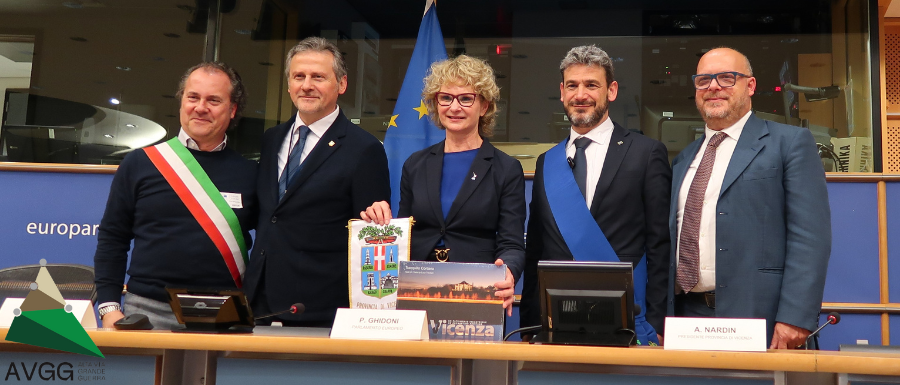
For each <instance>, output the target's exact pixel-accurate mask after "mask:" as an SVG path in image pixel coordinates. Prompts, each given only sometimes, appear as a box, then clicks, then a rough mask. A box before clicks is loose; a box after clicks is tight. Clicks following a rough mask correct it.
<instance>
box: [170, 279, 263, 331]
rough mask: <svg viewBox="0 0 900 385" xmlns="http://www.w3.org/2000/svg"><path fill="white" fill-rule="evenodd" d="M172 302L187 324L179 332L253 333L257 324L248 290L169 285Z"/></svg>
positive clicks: (183, 322) (173, 309) (174, 310)
mask: <svg viewBox="0 0 900 385" xmlns="http://www.w3.org/2000/svg"><path fill="white" fill-rule="evenodd" d="M166 291H167V292H168V293H169V305H170V306H172V312H174V313H175V317H176V318H178V322H180V323H182V324H184V326H185V329H177V330H174V331H178V332H198V333H250V332H252V331H253V327H254V326H255V325H256V323H255V321H254V319H253V312H252V311H251V310H250V305H249V303H248V302H247V297H246V296H244V292H242V291H240V290H236V289H230V290H217V289H183V288H168V287H167V288H166Z"/></svg>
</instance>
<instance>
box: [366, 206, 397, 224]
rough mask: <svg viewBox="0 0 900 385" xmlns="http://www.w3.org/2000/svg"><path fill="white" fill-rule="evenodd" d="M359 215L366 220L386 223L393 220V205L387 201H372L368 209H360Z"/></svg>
mask: <svg viewBox="0 0 900 385" xmlns="http://www.w3.org/2000/svg"><path fill="white" fill-rule="evenodd" d="M359 217H360V218H362V220H364V221H366V222H369V223H371V222H375V224H377V225H386V224H388V223H390V222H391V205H390V204H388V203H387V202H385V201H380V202H375V203H372V205H371V206H369V207H367V208H366V211H360V212H359Z"/></svg>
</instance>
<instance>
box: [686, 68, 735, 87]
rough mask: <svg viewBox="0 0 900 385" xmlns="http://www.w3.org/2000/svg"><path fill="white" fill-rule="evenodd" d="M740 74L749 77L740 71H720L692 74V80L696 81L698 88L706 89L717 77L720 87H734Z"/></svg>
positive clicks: (695, 85)
mask: <svg viewBox="0 0 900 385" xmlns="http://www.w3.org/2000/svg"><path fill="white" fill-rule="evenodd" d="M738 76H743V77H745V78H747V77H749V76H747V75H744V74H742V73H740V72H734V71H728V72H719V73H717V74H697V75H694V76H691V80H693V81H694V88H696V89H698V90H705V89H707V88H709V86H710V85H712V81H713V79H716V83H719V87H722V88H728V87H734V84H735V83H737V78H738Z"/></svg>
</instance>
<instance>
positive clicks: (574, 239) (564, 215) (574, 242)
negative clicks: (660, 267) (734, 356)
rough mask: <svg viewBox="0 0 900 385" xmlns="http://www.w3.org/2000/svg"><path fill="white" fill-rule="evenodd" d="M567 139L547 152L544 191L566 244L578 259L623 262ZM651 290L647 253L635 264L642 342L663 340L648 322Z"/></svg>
mask: <svg viewBox="0 0 900 385" xmlns="http://www.w3.org/2000/svg"><path fill="white" fill-rule="evenodd" d="M567 141H568V140H563V141H562V142H561V143H559V144H557V145H556V146H554V147H553V148H551V149H550V150H549V151H547V154H546V155H544V169H543V174H544V193H545V194H546V195H547V201H548V202H550V211H551V212H552V213H553V219H554V220H555V221H556V226H557V227H558V228H559V232H560V233H561V234H562V237H563V239H564V240H565V241H566V246H568V247H569V251H571V252H572V255H573V256H574V257H575V260H576V261H597V262H619V256H618V255H616V252H615V251H614V250H613V248H612V246H611V245H610V244H609V240H607V239H606V236H605V235H603V230H601V229H600V226H598V225H597V221H596V220H594V217H593V216H591V212H590V210H589V209H588V207H587V205H586V204H585V200H584V196H582V195H581V191H580V190H579V189H578V184H577V183H576V182H575V177H574V176H573V175H572V169H571V167H569V163H568V161H567V160H566V142H567ZM646 294H647V256H646V255H645V256H643V257H642V258H641V261H640V262H639V263H638V264H637V266H635V268H634V303H636V304H638V305H639V306H640V307H641V313H640V314H638V315H637V316H635V317H634V324H635V332H636V333H637V338H638V341H639V342H638V343H639V344H645V345H646V344H647V341H650V342H653V343H656V344H659V340H658V339H657V337H656V330H655V329H653V327H652V326H650V324H649V323H647V320H646V318H645V313H646V312H647V306H646V300H645V298H646Z"/></svg>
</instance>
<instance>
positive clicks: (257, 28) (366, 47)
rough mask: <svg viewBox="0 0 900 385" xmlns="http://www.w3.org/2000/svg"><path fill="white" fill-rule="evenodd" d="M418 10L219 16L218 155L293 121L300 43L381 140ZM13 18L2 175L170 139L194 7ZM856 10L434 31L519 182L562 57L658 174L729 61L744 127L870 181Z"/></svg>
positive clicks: (197, 49)
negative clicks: (789, 133)
mask: <svg viewBox="0 0 900 385" xmlns="http://www.w3.org/2000/svg"><path fill="white" fill-rule="evenodd" d="M424 3H425V2H424V1H421V0H415V1H413V0H402V1H393V2H389V3H383V2H372V1H366V0H332V1H328V2H314V1H308V0H236V1H224V0H222V1H220V4H221V7H220V8H219V7H213V8H214V12H213V15H212V16H213V18H212V19H213V20H216V19H218V21H219V25H218V26H219V32H218V34H210V36H212V38H213V39H215V40H216V43H217V44H216V46H217V47H218V51H217V55H218V58H219V59H220V60H222V61H225V62H227V63H229V64H230V65H232V66H234V67H235V68H236V69H237V70H238V71H239V72H240V73H241V75H242V77H243V79H244V82H245V85H246V87H247V89H248V94H249V101H248V105H247V109H246V111H245V114H244V115H245V118H244V119H243V120H242V122H241V124H240V125H239V127H238V128H237V129H236V130H234V131H233V132H231V133H230V134H229V135H230V140H229V145H230V146H233V147H234V148H236V149H237V150H238V151H240V152H241V153H242V154H244V155H245V156H247V157H248V158H256V157H258V153H259V146H260V140H261V136H262V133H263V131H264V130H265V129H267V128H268V127H272V126H274V125H275V124H278V123H281V122H284V121H286V120H287V119H289V118H290V117H291V115H292V114H293V113H294V109H293V105H292V104H291V100H290V98H288V97H287V89H286V83H285V78H284V55H285V53H286V52H287V50H288V49H289V48H290V47H291V46H292V45H293V44H295V43H296V42H297V41H299V40H300V39H302V38H305V37H307V36H323V37H326V38H328V39H330V40H332V41H334V42H335V43H337V44H338V46H339V47H340V48H341V50H342V51H343V52H344V54H345V56H346V59H347V62H348V64H349V67H350V71H349V88H348V91H347V93H346V94H344V95H342V96H341V98H340V100H339V103H340V105H341V108H342V109H343V111H344V113H345V114H346V115H347V116H348V117H349V118H351V119H353V121H354V122H357V124H359V125H360V126H361V127H363V128H364V129H366V130H367V131H369V132H371V133H372V134H374V135H375V136H376V137H378V138H384V135H385V132H386V130H387V127H388V123H389V121H390V116H391V115H392V112H393V109H394V104H395V102H396V97H397V94H398V93H399V90H400V86H401V82H402V80H403V77H404V74H405V72H406V67H407V65H408V62H409V58H410V56H411V55H412V49H413V46H414V44H415V38H416V33H417V31H418V27H419V21H420V20H421V17H422V12H423V10H424ZM15 4H16V5H0V17H2V18H3V19H4V20H7V22H6V23H4V25H3V26H0V86H3V88H4V89H5V91H4V92H3V93H0V97H3V98H4V99H5V100H7V104H6V106H7V108H6V110H5V113H4V116H3V129H2V131H0V141H2V151H3V152H2V156H3V157H4V158H3V159H5V160H8V161H37V162H69V163H115V162H117V161H118V160H119V159H121V157H122V156H123V155H124V154H125V153H127V152H128V151H131V150H133V149H135V148H139V147H142V146H145V145H148V144H153V143H155V142H157V141H159V140H162V139H164V138H168V137H171V136H172V135H174V134H175V133H176V132H177V130H178V119H177V103H175V100H174V99H173V98H172V96H171V95H172V94H173V92H174V88H175V86H176V83H177V81H178V78H179V77H180V75H181V73H182V71H183V70H184V69H185V68H187V67H189V66H191V65H193V64H196V62H198V61H200V60H201V58H202V57H203V52H204V43H205V41H206V40H205V39H206V36H207V35H206V34H205V33H206V20H207V18H208V16H209V14H208V12H204V10H206V9H207V8H205V7H208V6H209V1H200V0H196V1H188V0H184V1H162V2H154V3H153V4H150V5H148V4H146V3H141V2H136V1H125V2H112V1H98V0H92V1H88V0H84V1H68V2H61V3H56V2H54V3H52V4H51V3H50V2H28V3H27V4H26V3H15ZM870 8H871V4H870V3H869V1H865V0H801V1H792V2H784V1H770V0H762V1H758V2H752V3H742V4H736V3H728V2H721V1H719V2H714V1H698V0H689V1H680V2H663V1H651V0H641V1H633V2H615V3H611V2H589V1H580V0H560V1H549V2H539V1H515V2H511V1H505V0H483V1H478V2H471V1H456V2H449V1H448V2H443V1H442V2H440V4H439V5H438V18H439V20H440V22H441V28H442V30H443V34H444V40H445V44H446V46H447V50H448V54H449V55H451V56H452V55H456V54H460V53H466V54H469V55H473V56H477V57H480V58H483V59H485V60H487V61H488V62H489V63H490V64H491V65H492V66H493V67H494V69H495V71H496V73H497V81H498V83H499V85H500V87H501V100H500V102H499V107H500V118H499V119H498V122H497V127H496V128H495V130H494V131H495V135H494V137H493V138H492V141H493V142H494V143H495V144H496V145H498V147H500V148H501V149H503V150H504V151H506V152H507V153H509V154H511V155H513V156H515V157H516V158H518V159H520V160H521V161H522V163H523V167H524V169H525V170H526V171H533V170H534V161H535V159H536V156H537V155H539V154H540V153H542V152H543V151H545V150H546V149H548V148H549V147H550V146H552V145H553V144H554V143H556V142H558V141H559V140H561V139H563V138H564V137H565V136H566V135H567V133H568V127H569V124H568V122H567V119H566V116H565V114H564V113H563V109H562V105H561V103H560V101H559V82H560V74H559V70H558V66H559V61H560V60H561V59H562V57H563V56H564V54H565V53H566V51H567V50H568V49H569V48H571V47H573V46H576V45H582V44H596V45H598V46H600V47H602V48H604V49H605V50H606V51H607V52H609V54H610V55H611V56H612V57H613V58H614V62H615V66H616V79H617V81H618V82H619V84H620V91H619V95H618V99H617V100H616V101H615V102H613V103H611V105H610V116H611V117H612V119H613V120H614V121H616V122H617V123H619V124H621V125H622V126H624V127H626V128H628V129H630V130H632V131H635V132H640V133H642V134H644V135H647V136H649V137H652V138H655V139H659V140H661V141H662V142H663V143H665V144H666V146H667V147H668V149H669V152H670V156H672V157H674V156H675V155H677V154H678V152H679V151H680V150H681V149H683V148H684V147H685V146H686V145H687V144H688V143H690V142H691V141H692V140H694V139H695V138H697V137H698V135H701V134H702V129H703V127H704V123H703V121H702V119H701V118H700V115H699V114H698V113H697V110H696V107H695V104H694V100H693V96H694V89H693V87H692V85H691V81H690V76H691V75H693V74H694V72H695V69H696V65H697V61H698V60H699V56H700V55H702V54H703V53H704V52H706V51H707V50H709V49H710V48H714V47H717V46H730V47H733V48H736V49H738V50H740V51H742V52H744V53H745V54H747V56H748V57H749V58H750V60H751V63H752V65H753V69H754V74H755V76H756V78H757V80H758V89H757V93H756V95H755V96H754V97H753V109H754V111H756V113H757V114H758V115H759V116H761V117H763V118H765V119H770V120H774V121H779V122H788V123H790V124H794V125H799V126H804V127H808V128H809V129H810V131H812V133H813V135H814V137H815V138H816V140H817V142H818V143H819V151H820V155H821V157H822V162H823V164H824V166H825V168H826V170H828V171H844V172H847V171H850V172H873V171H880V170H879V167H880V165H878V164H876V163H878V162H875V161H874V160H875V159H880V158H879V153H880V147H881V144H880V137H879V135H878V131H879V130H878V129H876V127H875V126H874V125H875V124H878V121H877V120H873V119H872V116H873V113H874V111H873V110H872V102H871V98H872V95H873V90H872V81H871V80H872V74H871V71H870V70H871V68H872V66H871V62H872V57H871V56H872V54H871V52H870V46H871V44H870V35H869V31H870V23H871V20H870V19H869V17H870V14H871V10H870ZM216 9H219V10H221V13H217V11H215V10H216ZM113 99H116V100H118V101H119V104H113V103H111V102H112V100H113Z"/></svg>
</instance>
